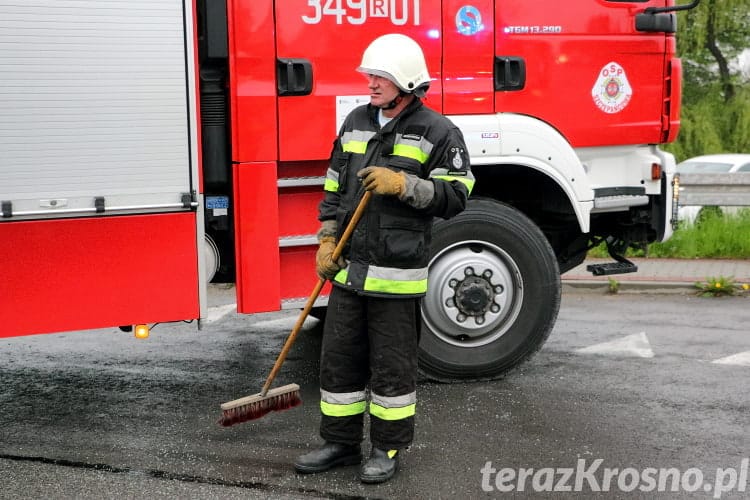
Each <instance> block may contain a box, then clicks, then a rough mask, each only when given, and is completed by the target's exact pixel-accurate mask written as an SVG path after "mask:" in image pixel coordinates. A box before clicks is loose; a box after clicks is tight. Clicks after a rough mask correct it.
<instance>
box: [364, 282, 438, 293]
mask: <svg viewBox="0 0 750 500" xmlns="http://www.w3.org/2000/svg"><path fill="white" fill-rule="evenodd" d="M365 290H368V291H371V292H385V293H401V294H413V293H425V292H427V280H426V279H424V280H418V281H396V280H384V279H380V278H365Z"/></svg>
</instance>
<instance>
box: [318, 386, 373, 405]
mask: <svg viewBox="0 0 750 500" xmlns="http://www.w3.org/2000/svg"><path fill="white" fill-rule="evenodd" d="M366 397H367V396H366V394H365V391H356V392H328V391H324V390H323V389H321V390H320V399H321V401H324V402H326V403H329V404H332V405H350V404H352V403H359V402H360V401H364V400H365V398H366Z"/></svg>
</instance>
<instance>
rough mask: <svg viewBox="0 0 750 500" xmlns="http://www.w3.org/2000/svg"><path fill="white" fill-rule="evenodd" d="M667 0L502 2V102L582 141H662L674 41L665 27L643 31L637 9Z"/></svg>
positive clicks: (498, 75) (498, 79) (498, 60)
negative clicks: (668, 54)
mask: <svg viewBox="0 0 750 500" xmlns="http://www.w3.org/2000/svg"><path fill="white" fill-rule="evenodd" d="M666 3H670V4H671V3H672V2H666V1H665V0H648V1H623V0H597V1H592V0H570V1H566V2H557V1H555V0H548V1H543V2H534V5H533V7H532V6H531V4H530V3H529V2H527V1H525V0H512V1H505V2H502V3H499V4H498V8H497V10H496V14H495V29H496V32H497V38H496V46H495V67H494V74H495V90H496V94H495V107H496V110H497V111H498V112H517V113H523V114H528V115H532V116H535V117H538V118H540V119H542V120H544V121H546V122H548V123H550V124H551V125H552V126H554V127H555V128H556V129H557V130H559V131H561V133H562V134H563V135H564V136H566V137H567V139H568V141H569V142H571V143H572V144H573V145H574V146H579V147H580V146H597V145H615V144H642V143H659V142H661V132H662V115H663V114H664V101H663V100H664V99H665V97H666V96H665V93H664V88H665V78H666V75H665V71H666V63H665V54H666V52H667V51H668V50H672V51H673V47H672V48H671V49H669V47H668V40H669V39H670V37H669V36H668V35H667V34H665V33H663V32H662V33H653V32H652V33H647V32H639V31H636V29H635V17H636V14H638V13H640V12H643V10H644V9H646V8H648V7H656V6H662V7H663V6H664V5H665V4H666ZM671 40H672V42H673V41H674V38H671Z"/></svg>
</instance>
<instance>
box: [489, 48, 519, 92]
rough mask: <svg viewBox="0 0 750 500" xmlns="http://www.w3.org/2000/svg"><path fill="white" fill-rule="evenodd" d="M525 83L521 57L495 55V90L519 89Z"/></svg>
mask: <svg viewBox="0 0 750 500" xmlns="http://www.w3.org/2000/svg"><path fill="white" fill-rule="evenodd" d="M525 85H526V61H524V59H523V57H515V56H495V90H521V89H523V87H524V86H525Z"/></svg>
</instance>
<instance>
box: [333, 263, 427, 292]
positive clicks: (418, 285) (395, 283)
mask: <svg viewBox="0 0 750 500" xmlns="http://www.w3.org/2000/svg"><path fill="white" fill-rule="evenodd" d="M348 277H349V274H348V272H347V270H346V269H342V270H341V271H339V272H338V273H337V274H336V276H335V277H334V278H333V280H334V281H335V282H337V283H341V284H344V285H347V284H348V283H347V278H348ZM364 290H365V291H368V292H381V293H393V294H401V295H414V294H419V293H426V292H427V279H421V280H414V281H401V280H390V279H382V278H371V277H370V278H365V286H364Z"/></svg>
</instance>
